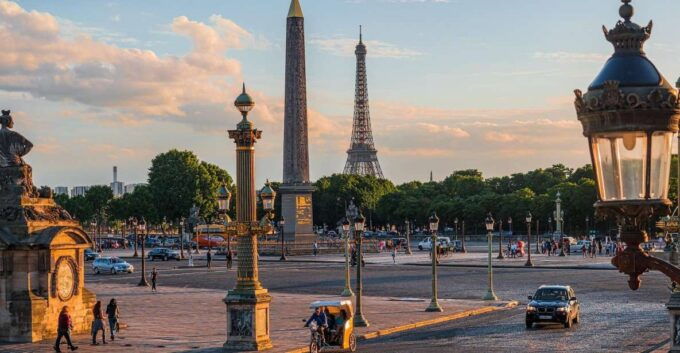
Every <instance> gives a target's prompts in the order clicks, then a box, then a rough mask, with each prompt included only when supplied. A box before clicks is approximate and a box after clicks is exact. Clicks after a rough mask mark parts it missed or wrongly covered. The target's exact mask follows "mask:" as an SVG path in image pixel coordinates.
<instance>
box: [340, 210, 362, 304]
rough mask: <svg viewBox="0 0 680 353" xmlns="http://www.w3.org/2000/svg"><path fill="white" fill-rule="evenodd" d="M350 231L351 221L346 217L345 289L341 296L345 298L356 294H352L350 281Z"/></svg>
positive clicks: (343, 224)
mask: <svg viewBox="0 0 680 353" xmlns="http://www.w3.org/2000/svg"><path fill="white" fill-rule="evenodd" d="M349 229H350V224H349V220H348V219H347V217H345V218H344V219H343V220H342V235H343V237H344V240H345V289H343V290H342V294H340V296H343V297H353V296H354V292H352V287H351V284H350V281H349ZM359 266H361V265H359Z"/></svg>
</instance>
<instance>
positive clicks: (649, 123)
mask: <svg viewBox="0 0 680 353" xmlns="http://www.w3.org/2000/svg"><path fill="white" fill-rule="evenodd" d="M630 1H631V0H622V2H623V3H624V4H623V5H622V6H621V8H620V10H619V14H620V15H621V16H622V17H623V21H619V22H618V23H617V24H616V26H615V27H614V29H612V30H607V29H606V28H604V33H605V37H606V39H607V40H608V41H610V42H611V43H612V44H613V45H614V49H615V51H614V54H613V55H612V57H611V58H610V59H609V60H607V62H606V64H605V65H604V67H603V68H602V70H601V72H600V73H599V74H598V75H597V77H596V78H595V80H594V81H593V82H592V83H591V85H590V86H589V88H588V92H586V93H585V94H583V93H582V92H581V91H580V90H575V91H574V93H575V95H576V101H575V103H574V104H575V107H576V113H577V115H578V119H579V121H580V122H581V124H582V125H583V135H584V136H585V137H587V138H588V142H589V145H590V152H591V159H592V163H593V168H594V171H595V176H596V179H597V180H596V181H597V186H598V199H599V200H598V202H597V203H596V204H595V206H596V208H597V209H598V211H600V212H602V211H604V212H605V213H612V214H614V215H616V216H617V217H620V218H622V220H624V221H625V220H626V219H627V220H628V221H631V220H632V221H633V222H632V223H635V224H638V223H640V221H642V220H643V219H646V218H647V217H648V216H650V215H651V214H653V213H655V212H657V211H658V210H661V209H664V208H666V209H667V208H668V206H669V205H670V204H671V203H670V201H669V200H668V179H669V173H670V156H671V146H672V142H673V134H674V133H676V132H677V131H678V119H679V117H680V102H679V101H678V92H677V90H676V89H675V88H673V86H671V85H670V84H669V83H668V81H666V79H665V78H664V77H663V75H661V73H660V72H659V71H658V70H657V69H656V67H655V66H654V64H653V63H652V62H651V61H650V60H649V59H648V58H647V56H646V55H645V53H644V51H643V45H644V42H645V41H646V40H647V39H649V37H650V35H651V32H652V22H650V23H649V25H648V26H646V27H640V26H639V25H637V24H635V23H633V22H631V20H630V19H631V17H632V16H633V13H634V11H633V7H632V6H631V5H630V4H629V3H630ZM629 223H630V222H629Z"/></svg>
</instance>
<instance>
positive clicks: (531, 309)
mask: <svg viewBox="0 0 680 353" xmlns="http://www.w3.org/2000/svg"><path fill="white" fill-rule="evenodd" d="M527 311H536V308H535V307H533V306H531V305H527Z"/></svg>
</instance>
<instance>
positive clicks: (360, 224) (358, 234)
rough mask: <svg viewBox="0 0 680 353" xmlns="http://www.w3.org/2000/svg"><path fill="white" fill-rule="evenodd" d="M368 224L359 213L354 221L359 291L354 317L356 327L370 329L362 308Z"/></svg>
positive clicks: (357, 291)
mask: <svg viewBox="0 0 680 353" xmlns="http://www.w3.org/2000/svg"><path fill="white" fill-rule="evenodd" d="M365 223H366V218H364V216H363V215H362V214H361V213H359V215H358V216H357V217H356V218H355V219H354V240H355V242H356V247H357V289H356V298H357V299H356V304H357V314H356V316H354V326H356V327H368V326H369V323H368V320H366V318H364V313H363V310H362V309H363V308H362V306H361V295H362V287H363V284H362V282H361V268H362V267H363V266H362V264H363V260H364V251H363V249H362V246H361V245H362V239H363V237H364V225H365Z"/></svg>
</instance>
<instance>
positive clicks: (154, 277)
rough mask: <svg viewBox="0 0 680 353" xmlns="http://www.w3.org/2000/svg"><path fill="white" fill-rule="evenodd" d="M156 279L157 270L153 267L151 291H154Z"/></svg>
mask: <svg viewBox="0 0 680 353" xmlns="http://www.w3.org/2000/svg"><path fill="white" fill-rule="evenodd" d="M157 279H158V271H156V268H155V267H154V268H153V270H152V271H151V291H152V292H154V293H156V291H157V290H156V280H157Z"/></svg>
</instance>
